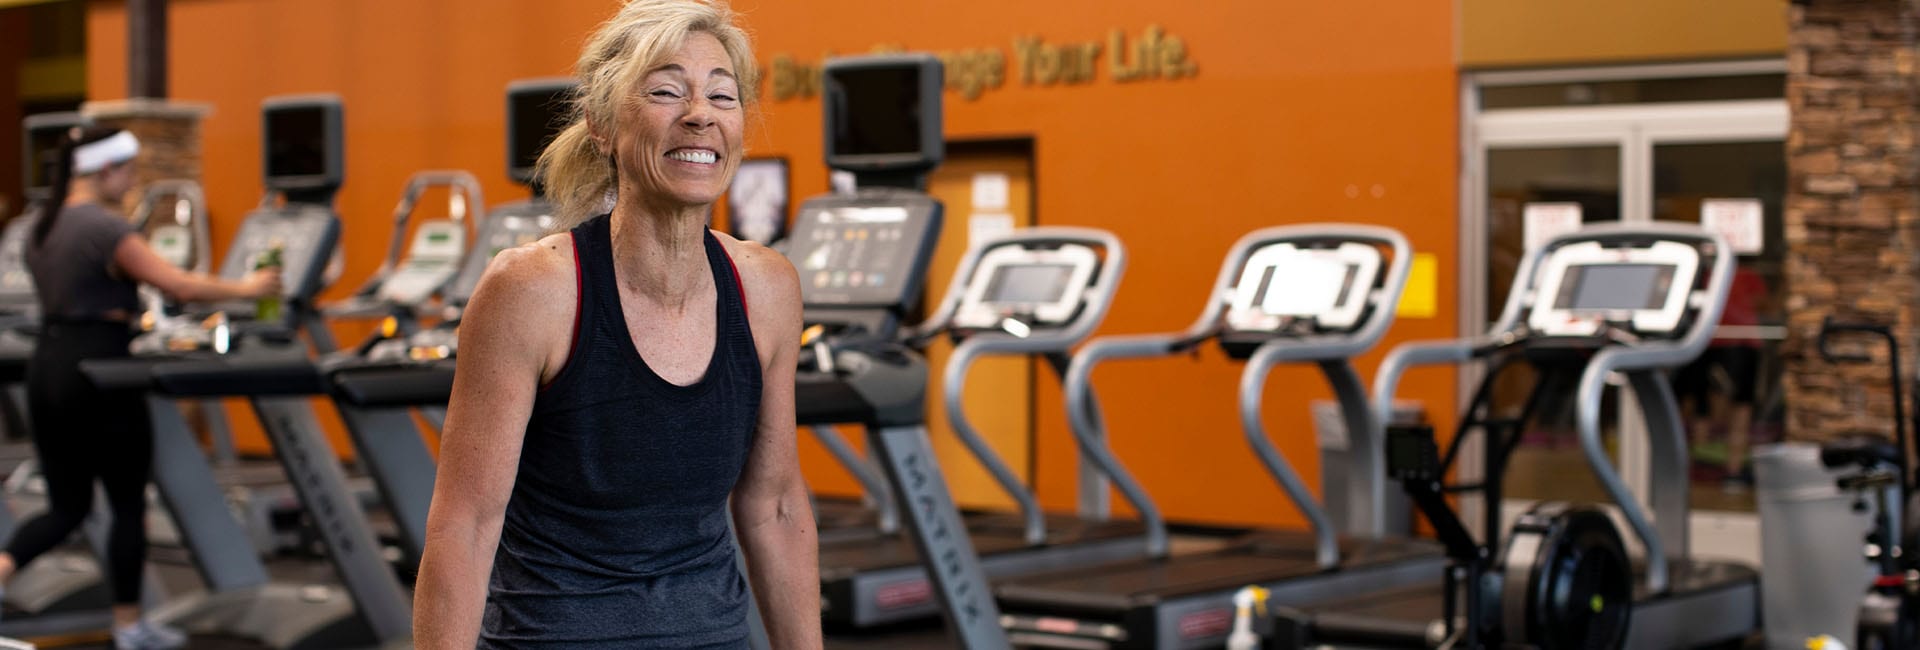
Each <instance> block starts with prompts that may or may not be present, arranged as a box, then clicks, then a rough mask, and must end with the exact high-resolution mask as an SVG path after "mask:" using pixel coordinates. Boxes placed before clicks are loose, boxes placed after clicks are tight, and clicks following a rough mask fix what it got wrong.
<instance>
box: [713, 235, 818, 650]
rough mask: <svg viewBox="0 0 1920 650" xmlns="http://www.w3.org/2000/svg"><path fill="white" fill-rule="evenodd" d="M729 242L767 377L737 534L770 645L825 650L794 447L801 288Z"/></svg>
mask: <svg viewBox="0 0 1920 650" xmlns="http://www.w3.org/2000/svg"><path fill="white" fill-rule="evenodd" d="M722 241H725V242H728V249H729V250H730V251H731V252H732V255H733V258H734V260H735V262H736V263H737V264H738V266H739V269H740V279H741V282H742V283H743V284H744V285H745V289H746V294H747V304H748V312H749V314H750V316H751V318H752V327H753V338H754V346H755V347H756V348H758V349H759V351H760V363H761V373H760V376H761V378H762V381H761V383H762V388H761V393H760V421H759V425H758V427H757V428H756V430H755V432H754V437H753V447H752V448H751V449H749V450H748V452H747V468H746V472H745V473H744V474H742V475H741V477H740V482H739V484H738V485H736V486H735V487H734V490H733V520H734V527H735V528H736V529H737V530H738V532H739V535H740V547H741V549H742V550H743V551H744V552H745V553H746V559H747V572H748V575H749V577H750V579H751V580H752V582H753V590H754V595H755V597H756V598H757V599H758V600H759V603H760V615H761V617H762V618H763V619H764V621H765V623H766V626H767V636H768V640H769V641H771V642H772V644H773V647H776V648H783V649H785V648H795V649H800V650H806V649H811V648H819V647H821V643H822V641H821V638H820V560H819V536H818V531H816V530H814V520H813V506H812V503H811V502H810V500H809V498H808V493H807V484H806V480H805V478H804V477H802V476H801V474H800V459H799V454H798V452H797V451H796V449H795V447H794V444H795V435H794V403H793V376H794V371H795V369H796V366H797V364H798V363H799V361H798V356H799V350H800V319H801V316H800V281H799V279H798V277H797V275H796V273H795V271H794V269H793V265H792V264H790V263H788V262H787V259H786V258H785V257H783V256H781V255H780V254H778V253H775V252H773V251H771V250H769V249H767V248H764V247H761V246H759V245H755V244H745V243H739V242H735V241H733V240H732V239H731V238H726V237H723V238H722Z"/></svg>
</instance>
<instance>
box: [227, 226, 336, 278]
mask: <svg viewBox="0 0 1920 650" xmlns="http://www.w3.org/2000/svg"><path fill="white" fill-rule="evenodd" d="M339 236H340V219H339V218H338V217H336V216H334V214H333V213H332V212H330V211H328V210H326V209H323V208H315V207H305V208H287V209H273V210H256V211H254V212H253V213H252V214H251V215H248V217H247V219H246V220H245V221H242V222H240V232H239V233H238V234H236V235H235V236H234V238H233V245H232V246H229V247H227V259H226V260H225V261H224V262H222V263H221V264H220V277H222V278H225V279H227V280H239V279H241V278H244V277H246V275H247V274H248V273H251V272H252V271H253V268H254V264H255V262H256V261H257V260H258V259H259V256H260V255H263V254H265V253H266V252H267V251H268V250H269V249H272V248H274V247H276V246H278V247H280V263H281V266H280V268H281V282H282V284H283V285H284V290H283V291H282V293H281V295H283V296H285V297H286V298H288V299H291V300H305V299H308V298H311V297H312V296H313V294H315V293H319V291H320V289H321V286H320V283H321V276H322V275H323V274H324V272H325V270H326V266H327V263H328V261H329V260H331V259H332V257H333V248H334V245H335V244H336V243H337V241H338V238H339Z"/></svg>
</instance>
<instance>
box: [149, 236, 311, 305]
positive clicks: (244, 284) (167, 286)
mask: <svg viewBox="0 0 1920 650" xmlns="http://www.w3.org/2000/svg"><path fill="white" fill-rule="evenodd" d="M113 264H114V266H118V267H120V270H122V271H125V272H126V274H127V276H128V277H131V278H133V279H135V280H138V281H140V282H144V283H146V284H150V285H153V286H154V288H157V289H159V290H160V292H161V293H164V294H167V296H168V297H171V298H173V299H174V300H177V301H180V302H214V301H219V300H234V299H239V298H258V297H260V296H264V295H268V294H272V293H276V292H278V291H280V271H279V270H278V269H266V270H260V271H254V272H253V273H250V274H248V275H247V277H246V279H244V280H241V281H239V282H229V281H226V280H222V279H220V278H215V277H209V276H206V275H202V274H199V273H194V272H192V271H188V270H185V269H182V268H180V267H177V266H174V265H173V264H172V263H171V262H168V261H166V260H165V259H162V258H161V257H160V254H159V253H155V252H153V247H152V246H150V245H148V244H147V240H146V238H144V237H141V236H139V235H127V236H125V237H121V238H120V243H119V244H116V245H114V247H113Z"/></svg>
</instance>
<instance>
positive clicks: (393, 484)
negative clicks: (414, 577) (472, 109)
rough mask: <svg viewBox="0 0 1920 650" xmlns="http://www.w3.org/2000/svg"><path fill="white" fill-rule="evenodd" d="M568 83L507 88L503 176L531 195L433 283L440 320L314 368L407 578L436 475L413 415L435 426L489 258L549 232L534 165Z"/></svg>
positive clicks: (488, 224) (392, 330)
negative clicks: (374, 489)
mask: <svg viewBox="0 0 1920 650" xmlns="http://www.w3.org/2000/svg"><path fill="white" fill-rule="evenodd" d="M573 83H574V82H573V81H572V80H570V79H550V80H529V81H517V82H514V83H513V84H510V85H509V86H508V90H507V113H508V119H507V125H508V135H507V173H508V176H510V177H512V178H513V180H514V181H515V182H518V183H521V184H524V185H527V186H528V187H529V188H530V189H532V191H533V195H532V196H531V197H530V198H528V199H525V200H520V201H513V202H509V203H505V204H502V205H499V206H495V207H494V208H492V209H491V210H489V211H488V212H487V214H486V218H485V219H484V220H482V221H480V222H479V224H478V228H479V231H478V233H477V234H476V235H475V237H474V238H473V241H474V244H473V246H471V247H468V250H467V251H466V252H465V253H464V257H460V258H459V261H458V267H457V269H456V270H455V272H453V273H452V274H451V275H450V276H449V277H448V278H446V279H445V280H444V281H440V282H439V283H438V284H435V285H434V286H435V287H436V289H435V290H436V291H437V292H438V294H439V296H440V305H441V309H440V314H439V315H440V317H441V320H440V322H439V323H436V324H435V325H433V326H432V327H426V328H421V327H418V326H417V324H416V323H415V322H414V321H413V320H412V319H410V318H407V319H402V318H395V319H393V320H392V321H390V322H391V326H388V325H383V327H382V330H381V331H380V332H378V333H377V334H376V335H375V337H374V338H372V339H370V340H368V341H367V342H366V343H364V344H362V345H361V346H360V347H359V348H358V349H356V350H354V351H352V352H351V353H348V354H344V355H340V356H337V357H335V358H329V359H326V360H324V361H323V362H321V363H320V364H319V366H318V367H317V370H318V371H319V372H320V373H321V374H322V375H323V376H324V377H323V379H322V383H323V384H324V386H325V388H326V389H327V390H328V393H329V394H330V395H332V396H333V402H334V406H335V408H336V409H337V410H338V411H339V413H340V417H341V420H342V421H344V422H345V423H346V425H347V429H348V431H349V432H350V434H351V435H352V437H353V439H354V445H355V448H356V449H357V450H359V453H360V457H361V458H362V459H363V460H364V462H365V464H366V465H367V466H368V469H369V472H370V473H372V474H373V475H374V476H375V477H376V481H377V483H378V484H379V486H380V493H381V497H382V499H383V500H384V501H385V503H386V504H387V507H388V511H389V512H390V513H391V514H392V516H393V519H394V523H395V524H396V527H397V528H398V532H399V535H398V537H399V540H400V542H401V549H402V553H403V555H404V559H403V566H404V567H405V569H406V570H407V571H408V572H411V571H413V570H417V567H418V566H419V561H420V557H421V555H422V553H424V552H425V546H426V526H427V506H428V505H429V504H430V503H431V502H432V500H433V483H434V477H435V465H434V461H433V457H432V455H431V454H430V453H429V451H428V450H427V448H426V446H425V441H424V440H423V439H422V438H421V436H420V431H419V427H418V425H417V424H416V423H415V421H414V419H413V415H414V414H415V413H420V414H421V415H422V416H424V417H426V419H427V420H428V421H429V424H430V425H431V426H433V427H434V428H436V429H438V428H439V427H441V426H442V425H443V424H444V413H445V408H446V406H447V402H448V400H450V399H452V394H453V375H454V367H455V359H456V357H457V356H458V354H459V336H458V327H459V325H460V318H461V315H462V313H463V311H464V309H465V308H466V305H467V301H468V300H469V299H471V298H472V297H473V291H474V288H475V287H477V286H478V285H479V283H480V278H481V276H482V275H483V274H484V273H485V271H486V268H487V265H488V264H489V263H491V262H492V261H493V257H494V256H495V255H498V254H499V253H500V251H503V250H506V249H508V248H513V247H515V246H520V245H523V244H527V243H531V242H534V241H537V240H539V239H540V238H541V237H542V236H544V235H546V234H547V232H548V231H551V230H552V229H553V224H554V218H553V205H552V204H551V203H548V202H547V200H546V198H545V196H544V194H543V188H542V187H541V186H540V184H539V183H538V182H536V180H535V178H534V175H533V168H534V162H535V161H536V160H538V159H539V156H540V150H541V149H542V148H544V147H545V146H546V143H547V141H548V140H550V139H552V137H553V135H554V133H556V130H557V128H558V126H559V124H558V120H557V119H556V118H557V116H558V114H557V112H556V111H557V110H559V109H560V108H561V106H562V104H563V102H564V99H565V97H566V96H567V94H568V93H570V92H572V88H573ZM416 239H417V238H416ZM415 258H416V256H415V255H413V254H409V255H408V256H407V258H406V259H407V261H406V262H404V263H403V264H402V266H403V267H405V266H410V265H412V264H413V260H414V259H415ZM435 266H436V268H437V267H438V266H439V265H437V264H436V265H435ZM409 273H411V272H403V273H401V275H403V276H404V275H408V274H409ZM382 292H383V293H385V292H386V290H382ZM401 293H405V292H404V291H403V292H401ZM413 302H414V303H415V304H418V303H419V302H422V301H420V300H418V299H416V300H414V301H413ZM436 415H438V416H439V417H435V416H436Z"/></svg>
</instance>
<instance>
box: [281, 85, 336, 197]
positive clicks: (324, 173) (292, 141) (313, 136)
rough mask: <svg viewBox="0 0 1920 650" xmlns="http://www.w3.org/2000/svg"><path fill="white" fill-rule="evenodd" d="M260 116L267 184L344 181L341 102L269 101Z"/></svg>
mask: <svg viewBox="0 0 1920 650" xmlns="http://www.w3.org/2000/svg"><path fill="white" fill-rule="evenodd" d="M261 116H262V117H261V120H262V123H263V125H264V128H265V142H266V146H265V154H266V163H265V164H266V183H267V187H270V188H274V189H289V188H291V189H303V188H317V187H333V186H338V185H339V184H340V183H341V181H342V179H343V176H344V174H343V172H342V169H343V163H342V161H341V160H340V156H341V133H340V129H341V123H340V104H339V103H338V102H329V101H325V100H321V101H311V102H307V101H299V102H286V103H272V102H269V104H268V106H267V108H266V109H265V110H264V111H262V114H261Z"/></svg>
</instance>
